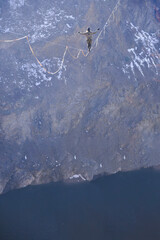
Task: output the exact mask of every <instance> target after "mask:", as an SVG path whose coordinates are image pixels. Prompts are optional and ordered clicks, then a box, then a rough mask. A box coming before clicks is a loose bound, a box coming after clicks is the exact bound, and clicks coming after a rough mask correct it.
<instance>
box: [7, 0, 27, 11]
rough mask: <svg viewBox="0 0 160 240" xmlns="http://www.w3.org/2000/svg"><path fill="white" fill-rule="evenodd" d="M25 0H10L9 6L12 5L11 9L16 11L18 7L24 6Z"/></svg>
mask: <svg viewBox="0 0 160 240" xmlns="http://www.w3.org/2000/svg"><path fill="white" fill-rule="evenodd" d="M24 2H25V0H10V1H9V4H10V8H12V9H14V10H15V9H16V8H18V7H22V6H23V5H24Z"/></svg>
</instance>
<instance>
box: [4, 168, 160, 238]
mask: <svg viewBox="0 0 160 240" xmlns="http://www.w3.org/2000/svg"><path fill="white" fill-rule="evenodd" d="M12 239H15V240H52V239H53V240H61V239H62V240H63V239H64V240H68V239H70V240H72V239H73V240H90V239H91V240H94V239H97V240H103V239H104V240H133V239H134V240H139V239H140V240H143V239H144V240H159V239H160V173H159V172H158V171H154V170H153V169H147V170H140V171H134V172H128V173H118V174H115V175H112V176H105V177H101V178H98V179H96V180H94V181H92V182H90V183H83V184H75V185H68V184H64V183H54V184H48V185H41V186H34V187H31V186H30V187H27V188H24V189H20V190H15V191H12V192H9V193H7V194H4V195H1V196H0V240H12Z"/></svg>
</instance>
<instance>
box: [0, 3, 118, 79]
mask: <svg viewBox="0 0 160 240" xmlns="http://www.w3.org/2000/svg"><path fill="white" fill-rule="evenodd" d="M118 5H120V0H118V2H117V3H116V5H115V7H114V9H113V11H112V12H111V14H110V16H109V17H108V19H107V21H106V23H105V25H104V26H103V28H102V30H101V31H100V33H99V35H98V37H97V38H96V40H95V42H94V44H93V47H94V46H95V45H96V47H97V45H98V40H99V37H100V36H101V34H102V32H103V31H105V28H106V27H107V26H108V25H109V23H110V20H111V18H112V16H113V18H114V14H115V12H116V11H117V9H118V7H119V6H118ZM25 38H26V39H27V43H28V45H29V48H30V51H31V53H32V54H33V56H34V58H35V59H36V61H37V62H38V64H39V65H40V66H41V67H42V68H43V69H44V70H45V71H46V72H47V73H48V74H52V75H54V74H56V73H58V72H59V71H60V70H61V69H62V67H63V64H64V60H65V56H66V53H67V50H68V53H69V54H70V56H71V57H73V58H74V59H78V58H79V56H80V53H82V54H83V56H84V57H87V56H88V54H89V52H87V53H86V54H85V53H84V50H83V49H80V48H75V47H71V46H67V45H66V46H65V50H64V53H63V57H62V61H61V64H60V67H59V68H58V70H57V71H55V72H50V71H48V70H47V69H46V68H45V67H44V66H43V65H42V63H41V62H40V61H39V59H38V58H37V57H36V54H35V52H34V51H33V48H32V46H31V44H30V42H29V39H28V36H24V37H21V38H16V39H11V40H0V42H5V43H11V42H16V41H20V40H22V39H25ZM56 45H61V44H56ZM61 46H64V45H61ZM69 48H73V49H77V50H78V54H77V56H73V55H72V53H71V52H70V50H69Z"/></svg>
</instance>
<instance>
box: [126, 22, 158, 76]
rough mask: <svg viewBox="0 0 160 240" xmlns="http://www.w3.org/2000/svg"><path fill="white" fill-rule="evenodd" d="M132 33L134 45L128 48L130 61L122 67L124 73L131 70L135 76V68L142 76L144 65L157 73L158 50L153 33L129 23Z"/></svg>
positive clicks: (143, 74)
mask: <svg viewBox="0 0 160 240" xmlns="http://www.w3.org/2000/svg"><path fill="white" fill-rule="evenodd" d="M129 26H130V27H131V29H132V30H133V31H134V32H135V33H134V40H135V46H134V47H132V48H129V49H128V52H129V53H130V57H131V61H130V63H129V64H126V65H124V66H123V67H122V71H123V73H124V74H130V72H129V70H131V71H132V73H133V75H134V76H135V68H137V69H138V71H139V72H140V74H141V75H142V76H143V77H144V76H145V71H144V69H146V67H147V68H148V69H152V71H154V72H156V74H157V73H158V70H157V63H158V62H159V59H158V51H157V49H156V46H155V45H156V44H157V43H158V42H159V41H158V39H157V37H156V35H155V34H149V33H147V32H145V31H144V30H140V29H139V27H136V26H134V24H133V23H130V25H129Z"/></svg>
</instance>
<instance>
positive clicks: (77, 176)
mask: <svg viewBox="0 0 160 240" xmlns="http://www.w3.org/2000/svg"><path fill="white" fill-rule="evenodd" d="M78 178H81V179H82V180H84V181H86V179H85V178H84V177H83V176H82V175H81V174H74V175H73V176H72V177H70V178H69V179H78Z"/></svg>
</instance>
